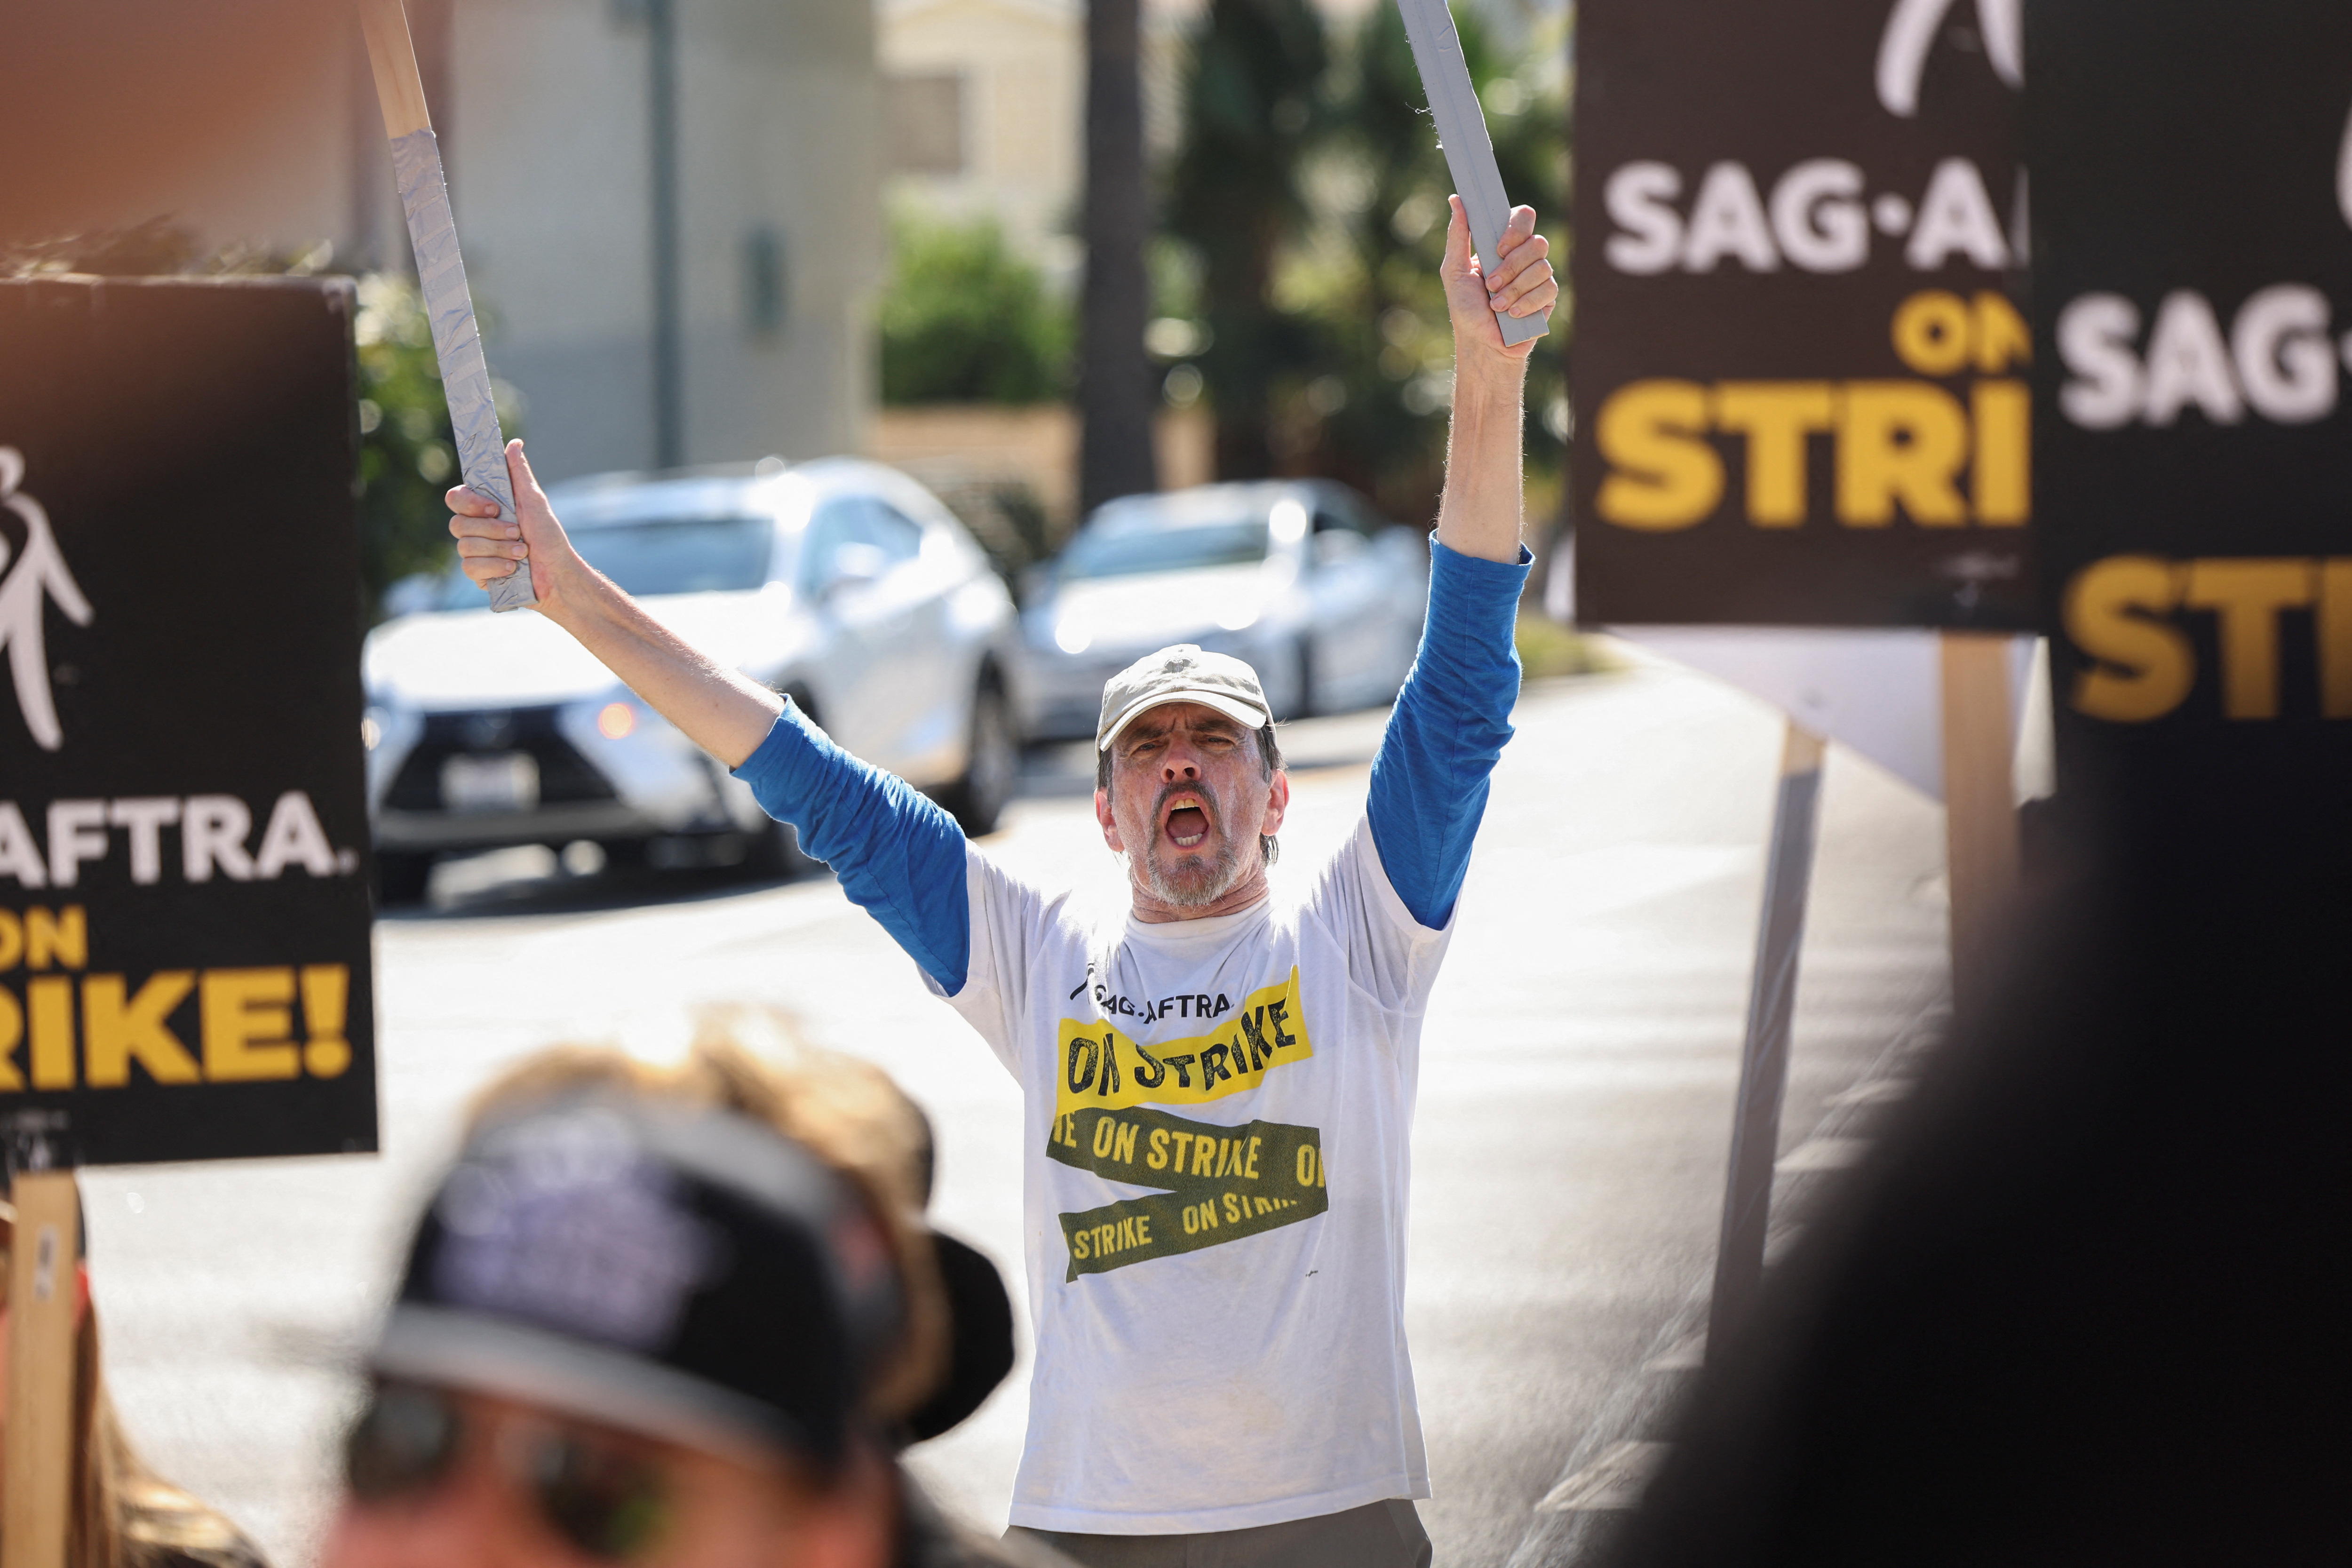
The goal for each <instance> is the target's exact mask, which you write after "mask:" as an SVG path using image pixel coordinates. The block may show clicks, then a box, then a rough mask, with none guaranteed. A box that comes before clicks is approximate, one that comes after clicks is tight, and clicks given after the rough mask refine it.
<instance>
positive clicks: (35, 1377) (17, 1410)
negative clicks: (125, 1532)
mask: <svg viewBox="0 0 2352 1568" xmlns="http://www.w3.org/2000/svg"><path fill="white" fill-rule="evenodd" d="M9 1198H10V1200H11V1201H12V1202H13V1203H14V1204H15V1205H16V1235H15V1238H14V1240H13V1241H12V1242H11V1243H10V1247H9V1256H8V1428H7V1447H8V1462H7V1469H6V1474H5V1481H0V1485H5V1487H6V1489H7V1490H6V1494H5V1524H0V1563H6V1564H7V1565H8V1568H65V1563H66V1518H67V1513H68V1500H69V1498H70V1496H71V1486H72V1481H73V1461H74V1443H73V1436H74V1430H73V1428H74V1420H73V1394H74V1359H75V1358H74V1302H75V1299H76V1297H77V1296H78V1295H79V1293H80V1286H79V1279H78V1278H77V1275H76V1272H75V1265H76V1263H77V1262H79V1242H80V1227H81V1216H80V1212H79V1203H78V1201H77V1199H76V1196H75V1188H74V1175H73V1173H72V1172H71V1171H26V1172H20V1173H18V1174H17V1176H16V1182H15V1184H14V1185H13V1186H12V1187H11V1189H10V1191H9Z"/></svg>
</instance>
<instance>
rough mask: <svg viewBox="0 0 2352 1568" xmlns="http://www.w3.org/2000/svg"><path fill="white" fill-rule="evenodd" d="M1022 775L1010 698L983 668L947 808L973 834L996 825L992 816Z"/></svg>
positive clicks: (992, 829) (998, 812)
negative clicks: (960, 765)
mask: <svg viewBox="0 0 2352 1568" xmlns="http://www.w3.org/2000/svg"><path fill="white" fill-rule="evenodd" d="M1020 778H1021V738H1020V736H1019V735H1017V734H1015V733H1014V732H1013V704H1012V703H1011V702H1010V701H1008V700H1006V699H1005V696H1004V683H1003V680H1002V679H999V678H998V676H997V674H996V672H995V671H994V670H992V669H983V670H982V671H981V674H980V684H979V686H978V687H976V688H975V689H973V691H972V694H971V745H970V747H969V749H968V751H967V752H966V761H965V763H964V770H963V777H961V778H960V779H958V780H956V782H955V783H954V784H953V785H951V786H950V788H949V789H948V790H947V791H946V805H947V808H948V809H949V810H950V811H951V812H953V813H955V818H956V821H958V822H959V823H961V824H962V825H963V830H964V831H965V832H966V833H968V834H970V835H971V837H974V838H977V837H980V836H981V835H982V834H985V833H993V832H995V831H996V819H997V818H998V817H999V816H1002V815H1003V812H1004V805H1005V802H1007V801H1009V800H1011V799H1012V798H1013V786H1014V785H1015V784H1018V783H1019V782H1020Z"/></svg>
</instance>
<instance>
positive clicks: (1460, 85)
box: [1397, 0, 1549, 343]
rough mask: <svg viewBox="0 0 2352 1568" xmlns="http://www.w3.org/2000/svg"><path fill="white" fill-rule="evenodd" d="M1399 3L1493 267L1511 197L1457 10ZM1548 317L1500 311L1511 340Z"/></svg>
mask: <svg viewBox="0 0 2352 1568" xmlns="http://www.w3.org/2000/svg"><path fill="white" fill-rule="evenodd" d="M1397 9H1398V11H1400V12H1402V14H1403V16H1404V36H1405V37H1406V38H1407V39H1408V40H1409V41H1410V42H1411V43H1412V63H1413V66H1414V68H1416V69H1417V70H1419V71H1420V72H1421V90H1422V92H1423V95H1424V96H1425V97H1427V98H1428V100H1429V113H1430V117H1431V118H1432V119H1433V120H1435V121H1437V140H1438V144H1439V145H1440V146H1441V147H1443V148H1444V150H1445V168H1446V171H1447V173H1449V174H1452V175H1453V176H1454V192H1455V194H1457V195H1460V196H1461V198H1462V207H1463V210H1464V212H1465V214H1467V215H1468V216H1469V219H1470V243H1471V244H1473V245H1475V246H1476V247H1478V258H1479V260H1480V262H1481V263H1482V264H1484V265H1486V266H1488V267H1492V266H1493V265H1494V264H1495V252H1496V248H1497V247H1500V246H1501V245H1502V243H1503V226H1504V225H1505V224H1506V223H1507V222H1509V221H1510V216H1511V198H1510V197H1509V196H1507V195H1505V194H1504V192H1503V172H1502V170H1500V169H1498V168H1496V165H1495V142H1494V139H1493V138H1492V137H1490V136H1488V135H1487V134H1486V110H1483V109H1481V108H1480V107H1479V106H1478V93H1477V89H1475V88H1473V87H1472V86H1471V85H1470V62H1469V61H1467V60H1465V59H1464V58H1462V39H1461V38H1460V37H1459V36H1457V35H1456V34H1455V32H1454V13H1453V12H1451V11H1449V10H1447V9H1446V8H1445V0H1397ZM1545 321H1546V318H1544V317H1542V316H1507V315H1504V314H1503V313H1501V312H1500V311H1497V312H1496V315H1495V324H1496V326H1499V327H1501V328H1502V329H1503V341H1504V342H1507V343H1523V342H1527V341H1528V339H1529V338H1539V337H1541V336H1543V335H1544V333H1545V332H1546V331H1549V327H1547V326H1546V325H1545Z"/></svg>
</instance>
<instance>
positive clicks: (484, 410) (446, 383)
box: [392, 127, 539, 610]
mask: <svg viewBox="0 0 2352 1568" xmlns="http://www.w3.org/2000/svg"><path fill="white" fill-rule="evenodd" d="M392 169H393V177H394V180H395V181H396V182H397V183H398V184H399V186H400V207H401V211H402V212H404V213H405V214H406V215H407V217H408V244H409V248H410V249H412V250H414V251H415V253H416V282H417V288H418V291H419V292H421V293H422V294H423V295H424V297H425V320H426V321H430V322H431V323H432V326H433V357H434V358H435V359H436V360H437V361H439V362H440V365H441V391H442V394H443V395H445V396H446V397H447V398H448V400H449V428H450V430H451V432H452V433H453V434H455V435H456V437H457V468H458V469H459V471H460V472H462V473H463V474H464V475H465V476H466V483H467V486H468V487H469V488H471V489H475V490H478V491H479V492H481V493H482V494H483V495H486V496H488V497H489V498H490V499H491V500H495V501H497V502H498V503H499V516H500V517H501V518H504V519H506V520H507V521H509V522H511V521H514V516H515V503H514V490H513V489H512V488H511V487H510V486H509V483H508V481H507V443H506V437H505V435H504V433H503V432H502V431H500V430H499V410H498V405H497V404H496V402H494V401H493V400H492V399H491V396H490V369H489V366H488V364H487V363H484V362H483V359H482V332H481V329H480V327H479V326H478V325H477V324H476V322H475V321H474V296H473V292H472V290H470V289H467V287H466V263H465V261H464V259H463V258H460V257H459V256H458V254H457V220H456V219H455V218H454V217H453V216H451V214H450V211H449V188H448V185H447V183H446V181H445V180H444V179H443V177H442V174H441V146H440V143H439V142H437V141H436V139H435V137H434V135H433V132H432V130H431V128H430V127H427V128H425V129H423V130H419V131H412V132H409V133H408V134H407V135H405V136H399V137H395V138H394V139H393V143H392ZM489 591H490V608H492V609H493V610H512V609H518V608H520V607H521V606H522V605H536V604H537V603H539V595H536V594H534V593H532V592H531V587H530V563H529V562H524V563H522V564H521V565H520V566H518V567H517V568H516V569H515V572H514V574H513V575H512V576H510V577H500V578H498V579H495V580H493V581H492V582H491V583H490V584H489Z"/></svg>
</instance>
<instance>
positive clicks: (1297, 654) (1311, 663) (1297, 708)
mask: <svg viewBox="0 0 2352 1568" xmlns="http://www.w3.org/2000/svg"><path fill="white" fill-rule="evenodd" d="M1290 671H1291V679H1292V681H1293V683H1294V684H1293V685H1292V687H1291V689H1290V693H1289V697H1290V700H1289V701H1287V702H1286V703H1284V704H1283V705H1282V708H1281V710H1280V711H1278V712H1276V714H1275V718H1276V719H1277V720H1279V721H1282V722H1283V723H1288V722H1289V721H1291V720H1293V719H1306V718H1309V717H1312V716H1313V714H1314V712H1315V641H1314V639H1313V638H1312V637H1300V638H1299V639H1298V643H1297V647H1293V648H1292V649H1291V650H1290Z"/></svg>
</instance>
